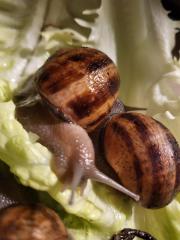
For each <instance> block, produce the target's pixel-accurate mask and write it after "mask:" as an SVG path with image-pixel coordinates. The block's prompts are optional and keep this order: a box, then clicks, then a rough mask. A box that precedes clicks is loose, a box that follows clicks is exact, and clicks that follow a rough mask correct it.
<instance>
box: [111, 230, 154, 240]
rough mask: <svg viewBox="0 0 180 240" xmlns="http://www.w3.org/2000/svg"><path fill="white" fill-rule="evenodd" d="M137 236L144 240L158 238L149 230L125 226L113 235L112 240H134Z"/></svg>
mask: <svg viewBox="0 0 180 240" xmlns="http://www.w3.org/2000/svg"><path fill="white" fill-rule="evenodd" d="M135 237H139V238H141V239H144V240H157V239H156V238H154V237H153V236H151V235H150V234H149V233H147V232H144V231H140V230H137V229H131V228H124V229H123V230H122V231H120V232H119V233H118V234H116V235H113V236H112V238H111V239H110V240H133V239H134V238H135Z"/></svg>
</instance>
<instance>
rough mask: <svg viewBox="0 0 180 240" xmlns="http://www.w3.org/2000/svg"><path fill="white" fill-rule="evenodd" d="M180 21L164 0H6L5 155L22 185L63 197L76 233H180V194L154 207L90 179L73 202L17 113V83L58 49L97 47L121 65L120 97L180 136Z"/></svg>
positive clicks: (2, 42)
mask: <svg viewBox="0 0 180 240" xmlns="http://www.w3.org/2000/svg"><path fill="white" fill-rule="evenodd" d="M178 26H180V24H179V23H178V22H173V21H172V20H170V19H168V18H167V12H165V10H164V9H163V8H162V5H161V2H160V0H146V1H143V0H136V1H131V0H122V1H116V0H111V1H107V0H102V1H99V0H93V1H92V0H87V1H83V0H76V1H73V2H72V1H70V0H66V1H65V0H52V1H48V0H38V1H35V0H33V1H31V3H30V5H29V2H28V1H26V0H13V1H12V0H0V30H1V33H2V34H1V36H0V56H1V60H0V158H1V159H2V161H4V162H5V163H6V164H8V165H9V167H10V169H11V171H12V172H13V173H14V174H15V175H16V176H17V177H18V178H19V180H20V181H21V183H22V184H24V185H26V186H30V187H32V188H34V189H36V190H41V191H45V192H47V193H48V194H49V195H50V196H51V197H52V199H54V200H56V204H53V206H54V208H55V209H56V210H57V211H59V208H62V209H63V220H64V222H65V224H66V226H67V227H68V230H69V232H70V234H72V235H73V236H74V238H75V239H78V240H79V239H82V240H83V239H86V240H88V239H97V240H107V239H109V238H110V236H111V235H112V234H113V233H115V232H117V231H119V230H120V229H121V228H124V227H134V228H139V229H142V230H145V231H148V232H150V233H151V234H153V235H154V236H155V237H156V238H157V239H158V240H166V239H178V238H179V236H180V228H179V225H178V222H179V218H180V202H179V201H180V197H179V195H178V196H177V197H176V199H175V200H174V201H173V202H172V203H171V204H169V205H168V206H167V207H165V208H163V209H160V210H147V209H144V208H142V207H141V206H140V205H137V204H135V203H133V202H132V201H131V200H129V199H128V198H127V197H124V196H120V195H119V194H117V192H115V191H114V190H112V189H111V188H108V187H105V186H104V185H102V184H94V183H93V182H91V181H88V184H87V186H86V188H85V192H84V195H83V196H81V194H80V192H79V190H78V191H77V192H76V195H75V203H74V204H73V205H69V204H68V200H69V196H70V191H69V190H65V191H64V192H61V191H60V188H61V182H60V181H59V180H58V178H57V176H56V174H55V173H54V172H53V170H52V168H51V162H52V161H53V158H52V154H51V153H50V152H49V151H48V149H47V148H45V147H44V146H42V145H41V144H39V143H38V136H36V135H35V134H32V133H27V132H26V131H25V130H24V128H23V126H22V125H21V124H20V123H19V122H18V121H17V120H16V118H15V105H14V103H13V102H12V96H13V94H14V90H15V89H16V88H17V87H18V86H19V85H20V84H21V83H22V82H23V81H25V80H27V79H28V78H29V77H30V76H31V75H32V74H34V73H35V72H36V70H37V69H38V68H39V67H40V66H41V65H42V64H43V63H44V61H45V60H46V59H47V58H48V57H49V56H50V55H51V54H52V53H53V52H54V51H56V49H58V48H61V47H71V46H91V47H95V48H98V49H100V50H102V51H104V52H106V53H107V54H108V55H109V56H110V57H111V58H112V59H113V60H114V61H115V63H116V64H117V66H118V68H119V71H120V75H121V79H122V85H121V90H120V98H121V99H123V101H124V102H125V103H126V104H127V105H133V106H139V107H147V113H148V114H150V115H152V116H154V117H155V118H156V119H158V120H160V121H161V122H163V123H164V124H165V125H166V126H167V127H168V128H170V129H171V131H172V132H173V133H174V135H175V136H176V138H177V140H178V141H179V143H180V135H179V133H180V131H178V130H177V129H179V130H180V90H179V88H180V82H179V79H180V65H179V62H178V60H175V59H172V56H171V49H172V48H173V45H174V35H175V28H176V27H178ZM42 27H43V28H42ZM44 202H46V201H44ZM60 206H61V207H60ZM61 212H62V210H61ZM60 215H61V214H60ZM152 223H153V225H152Z"/></svg>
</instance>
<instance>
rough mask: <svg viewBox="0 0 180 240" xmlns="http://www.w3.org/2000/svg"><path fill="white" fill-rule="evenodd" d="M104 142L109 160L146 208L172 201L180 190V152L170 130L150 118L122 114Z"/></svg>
mask: <svg viewBox="0 0 180 240" xmlns="http://www.w3.org/2000/svg"><path fill="white" fill-rule="evenodd" d="M103 139H104V142H103V146H104V151H105V156H106V160H107V161H108V163H109V164H110V166H111V167H112V168H113V169H114V170H115V172H116V173H117V175H118V177H119V179H120V181H121V183H122V185H124V186H125V187H126V188H128V189H129V190H131V191H132V192H135V193H137V194H139V195H140V197H141V204H142V205H143V206H145V207H148V208H159V207H163V206H165V205H167V204H168V203H169V202H170V201H171V200H172V198H173V197H174V194H175V193H176V192H177V191H179V187H180V174H179V173H180V149H179V146H178V143H177V142H176V140H175V138H174V137H173V135H172V134H171V133H170V131H169V130H168V129H167V128H165V127H164V126H163V125H162V124H160V123H159V122H157V121H155V120H154V119H152V118H151V117H149V116H147V115H143V114H140V113H122V114H119V115H116V116H113V117H112V119H111V121H109V123H108V124H107V126H106V128H105V129H104V138H103Z"/></svg>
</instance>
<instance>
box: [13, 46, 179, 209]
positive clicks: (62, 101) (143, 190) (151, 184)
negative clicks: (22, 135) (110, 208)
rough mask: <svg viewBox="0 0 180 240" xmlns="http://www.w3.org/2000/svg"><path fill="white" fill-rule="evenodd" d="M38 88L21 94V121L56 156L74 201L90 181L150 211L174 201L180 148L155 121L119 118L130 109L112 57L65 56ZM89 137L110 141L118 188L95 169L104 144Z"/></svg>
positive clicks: (46, 68) (86, 52) (38, 79)
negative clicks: (98, 149)
mask: <svg viewBox="0 0 180 240" xmlns="http://www.w3.org/2000/svg"><path fill="white" fill-rule="evenodd" d="M33 83H34V85H31V84H27V85H26V87H25V88H24V90H23V91H22V92H20V94H19V95H16V96H15V101H16V104H17V109H16V116H17V119H18V120H19V121H20V122H21V123H22V124H23V126H24V127H25V129H26V130H28V131H32V132H35V133H37V134H38V136H39V137H40V140H39V141H40V142H41V143H42V144H43V145H45V146H46V147H47V148H48V149H49V150H50V151H51V152H52V153H53V155H54V159H53V162H52V168H53V170H54V171H55V173H56V174H57V176H58V178H59V179H60V180H62V182H63V183H64V186H65V187H66V186H70V188H71V190H72V194H71V198H70V203H72V200H73V196H74V191H75V189H76V188H77V186H79V185H81V187H82V186H83V183H84V182H85V180H86V179H88V178H90V179H93V180H96V181H99V182H103V183H105V184H107V185H110V186H111V187H113V188H115V189H117V190H119V191H121V192H123V193H125V194H127V195H128V196H130V197H131V198H133V199H135V200H136V201H139V200H140V203H141V204H142V205H143V206H144V207H148V208H154V207H162V206H165V205H166V204H168V203H169V202H170V201H171V200H172V198H173V196H174V195H175V193H176V192H178V191H179V182H180V181H179V178H178V174H176V173H177V172H178V171H177V169H178V168H179V161H180V160H179V146H178V144H177V142H176V140H175V138H174V137H173V136H172V134H171V133H170V132H169V131H168V130H167V129H166V128H165V127H163V126H162V125H160V124H159V123H158V122H156V121H155V120H153V119H152V118H150V117H148V116H146V115H141V114H140V115H138V113H120V114H119V112H123V111H124V106H123V105H122V103H121V102H120V101H119V100H118V98H117V94H118V88H119V75H118V71H117V69H116V67H115V65H114V63H113V62H112V60H110V59H109V57H107V56H106V55H105V54H104V53H102V52H100V51H98V50H96V49H91V48H75V49H63V50H60V51H58V52H57V53H55V54H54V55H53V56H52V57H50V58H49V59H48V60H47V61H46V63H45V64H44V65H43V66H42V67H41V68H40V70H39V71H38V72H37V73H36V74H35V77H34V78H33ZM127 109H128V110H137V108H136V109H133V108H130V107H129V108H128V107H125V110H127ZM140 110H141V109H140ZM143 110H144V109H143ZM133 114H134V115H133ZM123 116H124V117H123ZM125 116H126V119H125ZM128 116H129V119H128ZM137 118H139V119H140V120H137ZM119 119H120V121H122V124H124V125H123V127H124V129H123V132H121V129H120V130H119V127H118V126H119V124H121V123H119ZM114 120H115V123H114ZM63 121H65V122H63ZM126 124H127V125H126ZM102 126H104V127H103V129H104V130H103V132H104V133H103V134H102V133H100V132H102V131H100V129H101V127H102ZM116 126H117V128H116ZM129 128H130V129H132V133H131V134H134V135H133V136H129V132H128V131H129ZM119 131H120V134H119ZM87 132H88V133H89V136H91V139H93V137H92V135H91V134H92V133H93V132H98V134H97V136H96V139H98V138H99V134H100V135H101V136H103V137H101V138H103V140H102V142H103V144H102V145H103V149H104V156H105V158H106V161H107V163H108V164H109V166H110V168H111V169H113V171H114V172H115V173H116V175H117V176H118V183H117V182H116V181H114V180H112V178H111V177H108V176H107V174H104V173H102V172H103V171H102V170H101V169H100V170H99V169H98V168H97V167H96V166H95V165H96V164H95V157H94V155H95V154H94V148H96V146H95V145H97V144H96V142H97V140H95V141H94V140H93V144H94V146H93V144H92V140H91V139H90V138H89V136H88V134H87ZM140 133H141V135H140ZM119 135H121V136H119ZM140 137H141V138H140ZM167 139H168V140H167ZM136 151H137V152H136ZM163 152H165V153H166V154H163ZM96 157H97V154H96ZM96 160H97V159H96ZM127 173H128V174H127ZM127 175H128V176H127ZM175 179H176V180H175ZM175 182H176V183H175ZM165 183H166V184H165ZM121 184H122V185H123V187H122V185H121ZM157 186H158V188H159V189H157Z"/></svg>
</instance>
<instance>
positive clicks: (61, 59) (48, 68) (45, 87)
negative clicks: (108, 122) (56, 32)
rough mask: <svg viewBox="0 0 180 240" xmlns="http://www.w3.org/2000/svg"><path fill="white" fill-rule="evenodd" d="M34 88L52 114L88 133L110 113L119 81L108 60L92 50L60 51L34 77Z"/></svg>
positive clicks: (81, 48)
mask: <svg viewBox="0 0 180 240" xmlns="http://www.w3.org/2000/svg"><path fill="white" fill-rule="evenodd" d="M35 81H36V87H37V90H38V92H39V94H40V95H41V97H42V98H43V100H45V102H46V103H48V105H50V106H51V108H52V109H53V110H54V112H55V113H57V114H58V115H60V116H63V117H64V118H65V119H66V120H70V121H72V122H75V123H77V124H78V125H80V126H82V127H83V128H85V129H86V130H87V131H88V132H89V131H91V130H93V129H95V128H96V126H98V125H99V123H100V122H101V121H102V120H103V119H104V117H105V115H106V114H107V113H109V112H110V110H111V107H112V105H113V104H114V102H115V100H116V99H117V96H118V89H119V84H120V79H119V75H118V71H117V68H116V66H115V64H114V63H113V62H112V60H111V59H110V58H109V57H108V56H107V55H105V54H104V53H102V52H101V51H99V50H96V49H92V48H83V47H80V48H74V49H64V50H60V51H58V52H56V53H55V54H54V55H53V56H52V57H50V58H49V59H48V60H47V62H46V63H45V64H44V65H43V67H42V68H41V69H40V70H39V71H38V73H37V75H36V79H35Z"/></svg>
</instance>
